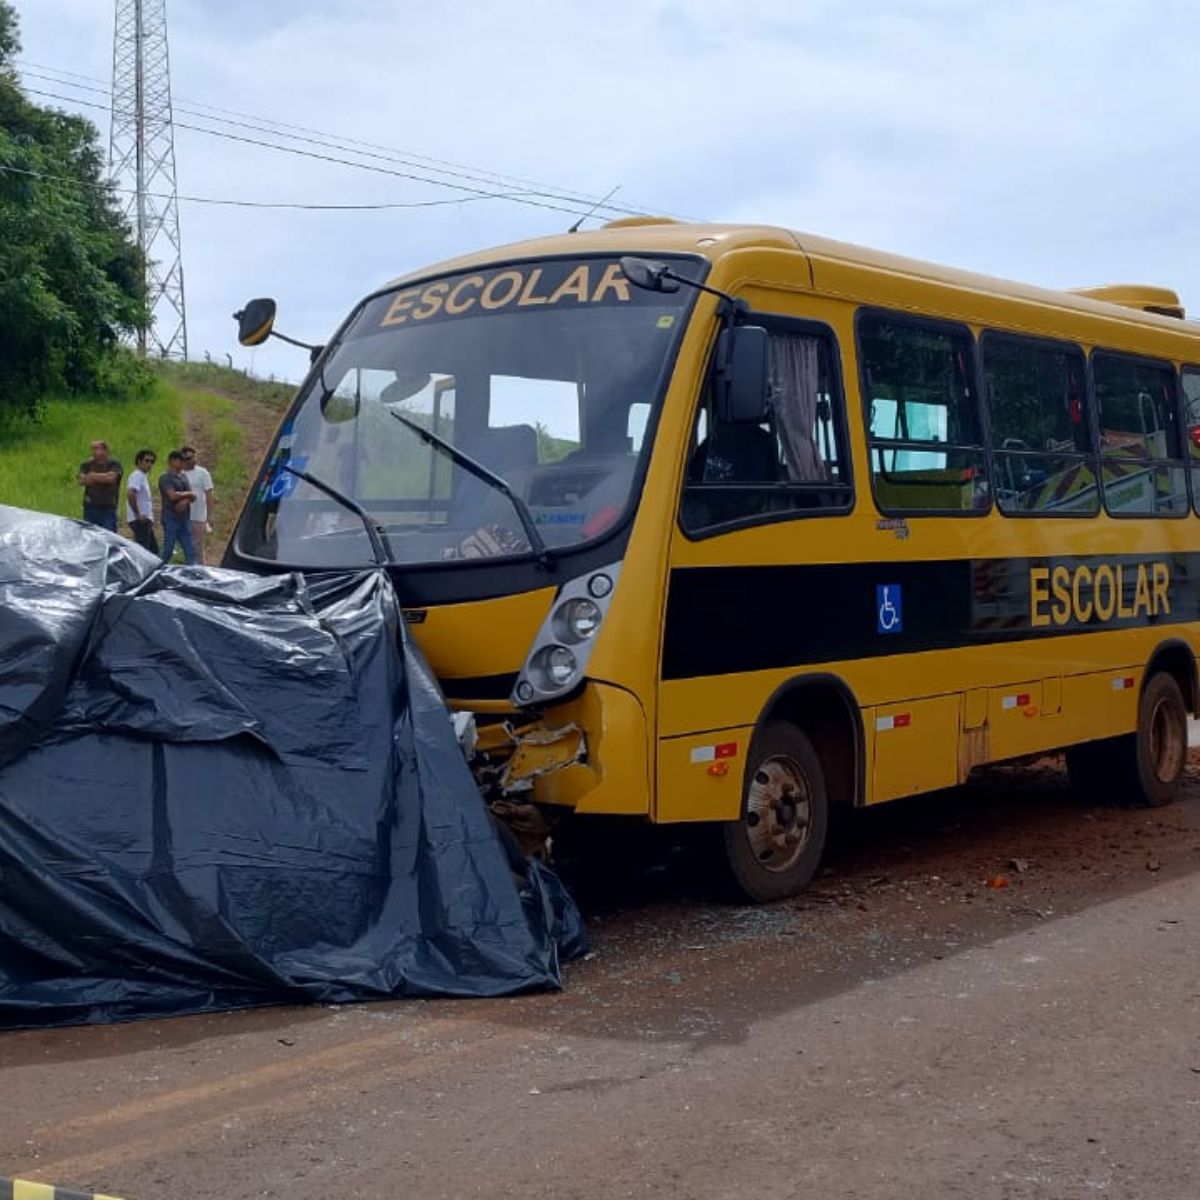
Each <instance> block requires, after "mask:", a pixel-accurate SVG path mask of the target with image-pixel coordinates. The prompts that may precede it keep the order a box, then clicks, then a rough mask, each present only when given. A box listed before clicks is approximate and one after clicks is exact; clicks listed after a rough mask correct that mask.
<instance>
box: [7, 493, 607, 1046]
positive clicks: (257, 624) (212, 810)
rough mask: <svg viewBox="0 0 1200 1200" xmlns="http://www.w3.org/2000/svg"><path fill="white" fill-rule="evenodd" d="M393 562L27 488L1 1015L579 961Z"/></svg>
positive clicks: (118, 1009)
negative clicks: (219, 536)
mask: <svg viewBox="0 0 1200 1200" xmlns="http://www.w3.org/2000/svg"><path fill="white" fill-rule="evenodd" d="M583 948H584V940H583V931H582V927H581V924H580V921H579V916H578V912H577V910H576V909H575V906H574V904H573V903H572V901H571V899H570V897H569V896H568V895H567V893H566V892H565V890H564V889H563V888H562V886H561V884H559V882H558V880H557V879H556V878H555V877H554V875H553V874H552V873H551V872H550V871H548V870H547V869H545V868H544V867H542V866H540V865H539V864H537V863H526V862H525V861H524V860H523V859H521V858H520V857H519V856H516V855H514V854H513V853H512V852H511V851H510V850H509V849H508V848H507V847H506V846H505V844H504V843H503V842H502V840H501V839H499V838H498V836H497V833H496V830H495V828H494V827H493V824H492V820H491V817H490V816H489V814H488V812H487V809H486V806H485V805H484V803H483V801H482V799H481V798H480V796H479V794H478V792H477V790H476V787H475V784H474V781H473V779H472V776H471V774H470V771H469V769H468V767H467V764H466V761H465V759H464V758H463V755H462V752H461V750H460V748H459V745H458V742H457V740H456V738H455V734H454V730H453V726H452V724H451V722H450V719H449V717H448V715H447V712H446V709H445V706H444V704H443V701H442V698H441V695H440V693H439V691H438V688H437V684H436V682H435V681H434V679H433V678H432V676H431V674H430V672H429V668H428V666H427V665H426V663H425V662H424V660H423V658H422V657H421V655H420V653H419V651H418V650H417V649H416V647H415V646H414V645H413V644H412V643H411V642H410V640H409V637H408V634H407V631H406V629H405V627H404V623H403V620H402V619H401V616H400V610H399V606H398V603H397V600H396V596H395V594H394V592H393V590H392V586H391V583H390V581H389V580H388V578H387V575H386V573H385V572H383V571H376V570H370V571H362V572H357V573H346V574H338V575H321V576H309V577H307V578H302V577H301V576H299V575H275V576H266V577H259V576H252V575H246V574H242V573H240V572H235V571H226V570H217V569H211V568H204V567H181V568H166V569H163V568H161V567H160V564H159V562H158V560H157V559H156V558H154V557H153V556H151V555H150V554H148V553H147V552H145V551H144V550H142V549H140V548H139V547H138V546H136V545H134V544H133V543H132V542H129V541H126V540H125V539H123V538H120V537H118V536H116V535H114V534H109V533H106V532H104V531H103V530H100V529H97V528H96V527H94V526H87V525H84V524H82V523H81V522H77V521H70V520H66V519H63V518H58V517H48V516H42V515H37V514H32V513H27V512H22V511H20V510H17V509H12V508H3V507H0V1024H3V1025H40V1024H62V1023H68V1022H81V1021H109V1020H122V1019H127V1018H132V1017H141V1016H158V1015H164V1014H175V1013H186V1012H199V1011H205V1010H210V1009H217V1008H229V1007H241V1006H245V1005H252V1004H266V1003H281V1002H294V1001H303V1000H309V1001H354V1000H367V999H374V998H382V997H388V996H402V995H408V996H418V995H423V996H429V995H458V996H495V995H500V994H505V993H512V992H517V991H523V990H527V989H533V988H544V987H554V986H559V985H560V984H561V974H560V963H561V962H562V961H563V960H564V959H566V958H568V957H570V956H571V955H573V954H575V953H578V952H580V951H581V950H582V949H583Z"/></svg>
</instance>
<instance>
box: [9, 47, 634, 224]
mask: <svg viewBox="0 0 1200 1200" xmlns="http://www.w3.org/2000/svg"><path fill="white" fill-rule="evenodd" d="M22 69H23V71H24V73H25V74H28V75H30V76H31V77H34V78H39V79H43V80H45V81H47V82H50V83H53V84H57V85H58V86H60V87H61V86H66V87H69V88H74V89H78V90H82V91H91V92H95V93H99V94H102V95H106V94H107V89H105V88H103V87H97V86H89V84H87V83H73V82H68V81H67V80H62V79H55V78H53V77H52V76H47V75H43V74H39V72H43V71H52V72H54V73H55V74H56V75H64V76H72V77H74V78H76V79H80V80H86V81H90V82H91V83H95V84H98V83H100V81H99V80H96V79H94V77H93V76H88V75H81V74H79V73H77V72H70V71H63V70H61V69H59V68H55V67H44V66H41V65H39V64H35V63H24V64H23V68H22ZM27 90H28V91H30V92H32V93H33V94H34V95H39V96H45V97H48V98H50V99H57V100H64V101H66V102H68V103H75V104H80V105H83V106H85V107H91V108H101V107H102V106H101V105H99V104H96V103H93V102H89V101H87V100H85V99H83V98H81V97H78V96H63V95H61V94H59V93H54V92H48V91H44V90H41V89H37V88H28V89H27ZM198 109H208V110H209V112H211V113H224V114H228V115H227V116H210V115H209V112H201V111H197V110H198ZM175 111H176V112H177V113H180V112H182V113H185V114H187V115H189V116H193V117H195V118H197V119H199V120H203V121H206V122H213V123H216V124H220V125H225V126H230V127H233V128H240V129H246V130H249V131H251V132H255V133H263V134H266V135H268V136H270V137H272V138H284V139H288V140H291V141H298V142H303V143H306V144H308V145H312V146H317V147H320V148H321V149H326V150H335V151H340V152H341V153H342V154H352V155H358V156H359V157H364V158H373V159H378V160H382V161H384V162H387V163H394V164H396V165H398V166H407V167H411V168H413V172H412V173H406V172H403V171H395V170H391V171H384V172H383V173H385V174H393V175H396V176H398V177H400V178H408V179H415V180H419V181H420V182H424V183H429V184H433V185H435V186H440V187H454V188H456V189H458V190H461V191H464V192H467V193H472V194H479V193H480V189H479V188H478V187H475V186H463V185H461V184H457V183H452V182H448V181H447V179H460V180H465V181H468V182H469V183H470V184H473V185H474V184H480V183H483V184H485V187H484V189H483V194H486V195H488V196H497V195H498V194H499V193H497V192H496V191H495V190H494V189H495V186H496V184H497V183H504V184H505V185H506V186H509V187H511V186H512V185H513V184H519V185H521V188H520V193H521V198H518V196H517V195H514V194H512V193H511V192H510V193H509V194H508V195H507V196H506V197H505V198H508V199H513V200H515V201H516V202H517V203H525V204H532V205H534V206H535V207H541V208H549V209H551V210H552V211H558V212H570V213H573V214H575V215H578V214H579V211H580V208H584V211H589V210H591V211H599V210H607V211H609V212H611V213H617V214H622V215H645V211H646V210H645V209H641V208H634V207H628V206H620V205H615V204H608V203H606V201H607V197H604V198H603V199H601V200H599V201H597V199H596V197H594V196H588V195H585V194H583V193H579V192H573V191H570V190H568V189H562V188H554V187H551V186H549V185H546V184H541V183H535V182H533V181H531V180H525V179H521V178H519V177H516V176H509V175H503V174H499V173H496V172H490V171H480V170H478V169H476V168H468V167H464V166H462V164H458V163H451V162H447V161H446V160H444V159H436V158H431V157H429V156H427V155H420V154H415V153H411V152H408V151H398V150H395V149H394V148H391V147H387V146H380V145H378V144H376V143H371V142H363V141H359V140H357V139H352V138H340V137H337V136H336V135H333V134H326V133H322V132H321V131H319V130H314V129H310V128H308V127H306V126H300V125H287V124H285V123H283V122H278V121H274V120H271V119H270V118H262V117H256V116H254V115H252V114H246V113H236V112H233V111H232V110H228V109H220V108H215V107H214V106H211V105H206V104H197V103H196V102H192V103H191V106H190V107H189V106H188V105H187V104H180V103H178V102H177V103H176V105H175ZM232 116H238V117H246V118H247V121H238V120H231V119H229V118H230V117H232ZM175 123H176V125H178V126H179V127H180V128H183V129H189V130H191V131H193V132H199V133H208V134H210V135H211V136H214V137H225V138H228V139H230V140H234V141H238V140H241V141H245V142H247V143H249V144H251V145H261V146H264V147H266V148H270V149H275V150H279V151H281V152H284V153H292V154H297V155H302V156H307V157H312V158H316V159H322V160H324V161H329V162H336V163H338V164H339V165H344V166H357V167H359V168H360V169H363V170H370V169H373V168H372V165H371V164H369V163H363V162H357V161H354V160H347V159H345V158H339V157H336V156H335V157H330V156H325V155H321V154H315V153H311V152H310V153H308V154H306V153H305V152H304V151H302V150H300V149H299V148H297V147H293V146H284V145H280V144H279V143H278V142H260V141H258V140H256V139H254V138H249V137H241V138H239V137H238V136H237V135H234V134H232V133H228V132H226V131H224V130H217V129H211V128H208V127H207V126H199V125H191V124H187V123H185V122H181V121H176V122H175ZM292 130H294V131H296V132H289V131H292ZM307 135H313V136H307ZM360 147H361V148H360ZM429 172H433V173H435V174H436V175H441V176H446V177H447V178H442V179H439V178H431V177H430V175H429V174H428V173H429ZM610 194H611V193H610ZM535 198H536V199H535ZM547 201H558V202H560V203H559V204H552V203H547ZM562 204H566V205H570V206H572V207H568V208H563V207H561V205H562ZM585 206H586V207H585Z"/></svg>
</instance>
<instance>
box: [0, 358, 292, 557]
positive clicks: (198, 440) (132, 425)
mask: <svg viewBox="0 0 1200 1200" xmlns="http://www.w3.org/2000/svg"><path fill="white" fill-rule="evenodd" d="M155 374H156V375H157V385H156V387H155V389H154V392H153V394H152V395H151V396H149V397H148V398H147V399H145V400H129V401H124V402H120V403H113V402H111V401H108V402H104V403H99V402H95V401H90V400H88V399H86V398H82V399H81V398H73V399H70V400H66V399H59V398H51V399H49V400H47V401H46V403H45V406H44V416H43V418H42V419H41V420H40V421H37V422H26V421H16V422H6V423H3V424H0V504H14V505H16V506H18V507H20V508H32V509H37V510H39V511H42V512H51V513H58V514H60V515H62V516H69V517H77V516H79V515H80V513H81V509H82V497H81V493H80V488H79V487H78V485H77V484H76V483H75V475H76V472H77V471H78V470H79V464H80V463H81V462H83V460H84V459H86V458H89V457H90V455H91V449H90V447H91V443H92V442H93V441H95V440H96V439H97V438H103V439H104V440H106V441H107V442H108V444H109V448H110V451H111V453H112V454H113V455H115V457H117V458H118V459H120V460H121V463H122V464H123V465H124V467H125V471H126V474H127V475H128V472H130V471H132V470H133V461H134V455H135V454H136V453H137V452H138V451H139V450H140V449H142V448H143V447H144V448H147V449H151V450H154V451H155V452H156V453H157V455H158V460H159V466H158V468H157V469H160V470H161V469H162V468H164V467H165V466H166V457H167V452H168V451H169V450H172V449H174V448H176V447H178V446H180V445H182V444H183V443H184V442H185V441H186V442H190V443H192V444H193V445H195V446H196V447H198V448H199V450H200V454H201V461H202V462H203V463H204V465H205V466H207V467H208V468H209V470H210V471H211V472H212V474H213V484H214V487H213V491H214V500H215V504H214V508H215V518H216V519H215V521H214V526H215V535H214V537H213V538H212V540H211V542H210V555H209V558H210V561H213V562H215V561H217V560H218V557H219V555H220V553H221V552H222V551H223V550H224V546H225V542H226V540H227V538H228V536H229V533H230V531H231V529H232V526H233V522H234V519H235V518H236V516H237V512H238V510H239V509H240V508H241V502H242V498H243V497H244V495H245V492H246V488H247V485H248V483H249V479H250V473H251V472H252V471H253V470H254V469H255V467H256V466H257V465H258V461H259V460H260V459H261V457H262V455H263V453H264V452H265V450H266V447H267V444H268V442H269V441H270V438H271V435H272V434H273V433H274V430H275V426H276V425H277V424H278V422H279V419H280V417H281V416H282V414H283V412H284V410H285V409H286V407H287V405H288V402H289V401H290V400H291V397H292V393H293V391H294V388H293V387H292V385H290V384H281V383H274V382H265V381H263V380H256V379H252V378H251V377H249V376H248V375H245V374H243V373H242V372H240V371H234V370H230V369H229V368H227V367H219V366H216V365H215V364H211V363H160V364H156V366H155ZM119 515H120V516H121V517H122V518H123V517H124V512H121V513H120V514H119ZM122 531H123V532H124V531H125V530H124V525H123V523H122Z"/></svg>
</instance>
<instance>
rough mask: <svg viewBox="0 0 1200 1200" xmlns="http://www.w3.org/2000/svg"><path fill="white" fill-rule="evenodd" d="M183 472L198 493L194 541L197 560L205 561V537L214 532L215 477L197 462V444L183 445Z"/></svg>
mask: <svg viewBox="0 0 1200 1200" xmlns="http://www.w3.org/2000/svg"><path fill="white" fill-rule="evenodd" d="M183 473H184V475H186V476H187V481H188V484H189V485H190V487H191V490H192V491H193V492H195V493H196V498H195V500H193V501H192V541H194V542H195V543H196V561H197V562H198V563H204V561H205V558H204V538H205V535H206V534H209V533H211V532H212V519H213V479H212V476H211V475H210V474H209V473H208V468H207V467H202V466H200V465H199V464H198V463H197V462H196V447H195V446H184V447H183Z"/></svg>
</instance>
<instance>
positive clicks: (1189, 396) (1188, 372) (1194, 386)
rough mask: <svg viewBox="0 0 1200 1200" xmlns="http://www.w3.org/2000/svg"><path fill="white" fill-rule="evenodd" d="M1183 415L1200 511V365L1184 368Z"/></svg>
mask: <svg viewBox="0 0 1200 1200" xmlns="http://www.w3.org/2000/svg"><path fill="white" fill-rule="evenodd" d="M1183 416H1184V421H1185V423H1186V424H1185V426H1184V434H1185V435H1186V437H1187V452H1188V461H1189V462H1190V463H1191V465H1192V502H1193V503H1194V504H1195V505H1196V508H1197V511H1200V367H1184V368H1183Z"/></svg>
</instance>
